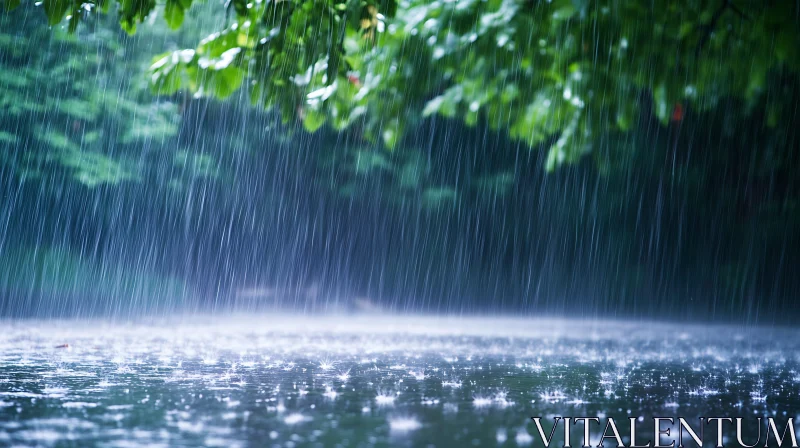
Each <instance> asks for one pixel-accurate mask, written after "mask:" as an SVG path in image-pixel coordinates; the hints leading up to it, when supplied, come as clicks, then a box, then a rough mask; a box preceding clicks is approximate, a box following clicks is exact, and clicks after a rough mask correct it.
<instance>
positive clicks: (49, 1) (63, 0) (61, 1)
mask: <svg viewBox="0 0 800 448" xmlns="http://www.w3.org/2000/svg"><path fill="white" fill-rule="evenodd" d="M70 3H71V2H70V1H69V0H44V3H43V5H44V13H45V14H46V15H47V22H48V23H49V24H50V25H56V24H57V23H59V22H61V21H62V20H63V19H64V16H65V15H66V14H67V11H68V10H69V7H70Z"/></svg>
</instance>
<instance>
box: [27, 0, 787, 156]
mask: <svg viewBox="0 0 800 448" xmlns="http://www.w3.org/2000/svg"><path fill="white" fill-rule="evenodd" d="M191 4H192V1H191V0H168V1H167V2H166V3H165V5H164V7H163V9H161V8H160V7H158V5H157V3H156V2H155V1H152V0H150V1H143V0H125V1H121V2H119V4H118V6H119V12H118V14H119V19H120V24H121V25H122V27H123V28H124V29H125V30H127V31H129V32H135V30H136V27H137V25H138V24H139V23H141V22H143V21H144V20H146V19H147V18H148V17H150V16H151V15H160V16H163V18H164V20H165V21H166V23H167V24H168V25H169V26H170V27H171V28H178V27H180V26H181V25H182V23H183V20H184V15H185V11H186V10H187V9H189V8H190V6H191ZM87 5H88V6H87ZM110 6H111V2H107V1H106V2H97V4H94V3H92V2H89V3H86V2H83V0H80V1H78V0H46V1H44V2H43V9H44V11H45V13H46V14H47V17H48V19H49V21H50V23H51V24H58V23H59V22H61V21H62V20H65V17H66V20H67V22H68V24H69V25H68V26H69V28H70V29H76V28H77V27H78V22H79V21H80V20H81V18H91V17H92V16H93V14H94V13H93V11H94V10H95V9H101V10H104V11H107V10H108V9H109V7H110ZM225 14H226V16H225V21H224V23H225V26H224V28H223V29H220V30H219V31H218V32H216V33H214V34H211V35H209V36H208V37H206V38H204V39H203V40H202V41H201V42H200V44H199V45H198V46H197V47H196V48H194V49H182V50H177V51H174V52H171V53H167V54H165V55H162V56H160V57H158V58H156V60H155V63H154V64H153V65H152V67H151V71H152V81H153V83H154V84H155V86H156V88H157V91H159V92H161V93H167V94H169V93H174V92H176V91H177V90H178V89H181V88H188V89H190V90H192V91H193V92H197V93H200V94H203V95H214V96H217V97H220V98H225V97H228V96H230V95H231V94H232V93H233V92H234V91H236V90H237V89H239V88H245V89H246V90H247V91H248V96H249V98H250V99H251V101H252V102H253V103H254V104H261V105H264V106H266V107H274V108H277V109H278V110H280V112H281V114H282V116H283V118H284V120H291V119H294V118H299V119H301V120H302V121H303V123H304V124H305V127H306V129H308V130H312V131H313V130H316V129H318V128H319V127H320V126H321V125H322V124H323V123H325V122H329V123H330V124H331V125H333V126H334V127H335V128H336V129H343V128H346V127H349V126H353V125H357V126H360V127H361V128H362V132H363V133H364V134H365V135H367V136H368V137H373V138H374V137H376V136H380V137H381V138H382V139H383V142H384V143H385V144H386V145H387V146H388V147H390V148H393V147H395V146H396V144H397V141H398V139H399V138H400V136H401V134H402V133H403V132H405V130H406V129H407V128H409V127H410V126H412V125H413V123H414V122H415V121H416V120H418V119H419V117H420V116H427V115H431V114H440V115H443V116H446V117H457V118H459V119H462V120H464V121H465V122H466V123H468V124H470V125H474V124H476V123H478V121H479V120H483V121H485V122H486V123H488V125H489V126H491V127H492V128H493V129H501V130H504V131H507V132H508V133H509V134H510V135H511V136H512V137H513V138H515V139H520V140H522V141H524V142H526V143H527V144H528V145H529V146H532V147H533V146H537V145H546V146H547V147H548V151H549V154H548V159H547V167H548V168H549V169H552V168H554V167H555V166H556V165H558V164H560V163H563V162H564V161H575V160H577V159H578V158H579V157H580V156H582V155H583V154H585V153H587V152H590V151H591V149H592V147H593V146H594V145H595V144H596V141H597V139H598V138H601V137H603V136H604V135H605V134H607V133H609V132H615V131H619V130H622V131H626V130H629V129H630V128H631V126H633V125H634V123H635V121H636V115H637V113H638V110H637V109H638V108H639V105H640V101H639V100H640V98H641V96H642V95H643V94H647V95H649V96H650V97H651V98H652V99H653V101H652V102H651V107H652V110H653V112H654V113H655V114H656V116H657V117H658V118H659V120H660V121H661V122H662V123H663V124H666V123H667V122H668V121H669V120H670V119H671V118H673V117H678V116H679V115H681V114H682V112H681V110H682V109H683V108H685V107H689V106H691V107H694V108H697V109H699V110H709V109H712V108H716V107H720V104H723V103H724V101H725V100H726V99H727V98H731V97H733V98H741V99H743V100H744V101H745V102H746V103H748V104H752V103H754V102H757V101H758V100H759V99H760V98H761V97H762V96H764V95H767V94H768V91H769V86H768V78H769V76H770V75H771V74H773V73H784V72H790V73H792V74H794V75H796V74H797V72H798V69H800V62H798V61H800V28H799V27H798V26H797V21H798V19H797V5H796V4H793V3H792V2H785V1H746V2H745V1H740V2H733V1H731V0H723V1H721V2H706V1H684V2H672V1H657V2H616V1H609V2H593V1H588V0H554V1H547V2H529V1H520V0H492V1H477V0H465V1H459V2H447V1H415V0H403V1H393V0H384V1H375V0H367V1H365V0H350V1H333V0H329V1H314V2H310V1H299V0H295V1H282V2H272V1H256V2H251V3H247V2H245V1H244V0H237V1H230V2H228V3H227V11H226V12H225ZM786 107H789V108H791V107H792V105H786V104H782V103H781V102H780V98H771V99H770V101H769V104H768V108H769V114H768V120H767V124H768V125H769V126H772V127H775V126H776V125H777V123H778V121H779V120H780V117H782V116H783V115H784V114H785V112H786V110H785V108H786ZM676 108H677V110H676Z"/></svg>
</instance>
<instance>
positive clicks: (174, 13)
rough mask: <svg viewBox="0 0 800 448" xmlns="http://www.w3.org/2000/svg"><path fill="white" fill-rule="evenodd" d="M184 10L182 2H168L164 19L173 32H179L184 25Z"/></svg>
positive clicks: (179, 0) (178, 0)
mask: <svg viewBox="0 0 800 448" xmlns="http://www.w3.org/2000/svg"><path fill="white" fill-rule="evenodd" d="M183 8H184V7H183V3H182V2H181V0H167V6H166V7H164V19H165V20H166V21H167V25H168V26H169V27H170V28H172V29H173V30H177V29H178V28H180V27H181V25H182V24H183V17H184V10H183Z"/></svg>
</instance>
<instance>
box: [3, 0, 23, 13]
mask: <svg viewBox="0 0 800 448" xmlns="http://www.w3.org/2000/svg"><path fill="white" fill-rule="evenodd" d="M19 3H20V0H6V1H5V5H6V10H8V11H11V10H13V9H15V8H16V7H17V6H19Z"/></svg>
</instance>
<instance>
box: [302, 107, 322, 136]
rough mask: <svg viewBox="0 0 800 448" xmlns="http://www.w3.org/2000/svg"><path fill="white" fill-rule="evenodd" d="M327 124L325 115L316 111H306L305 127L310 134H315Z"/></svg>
mask: <svg viewBox="0 0 800 448" xmlns="http://www.w3.org/2000/svg"><path fill="white" fill-rule="evenodd" d="M323 124H325V114H323V113H322V112H319V111H317V110H314V109H308V110H306V115H305V118H304V119H303V127H304V128H306V130H307V131H308V132H314V131H316V130H317V129H319V128H320V127H321V126H322V125H323Z"/></svg>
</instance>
